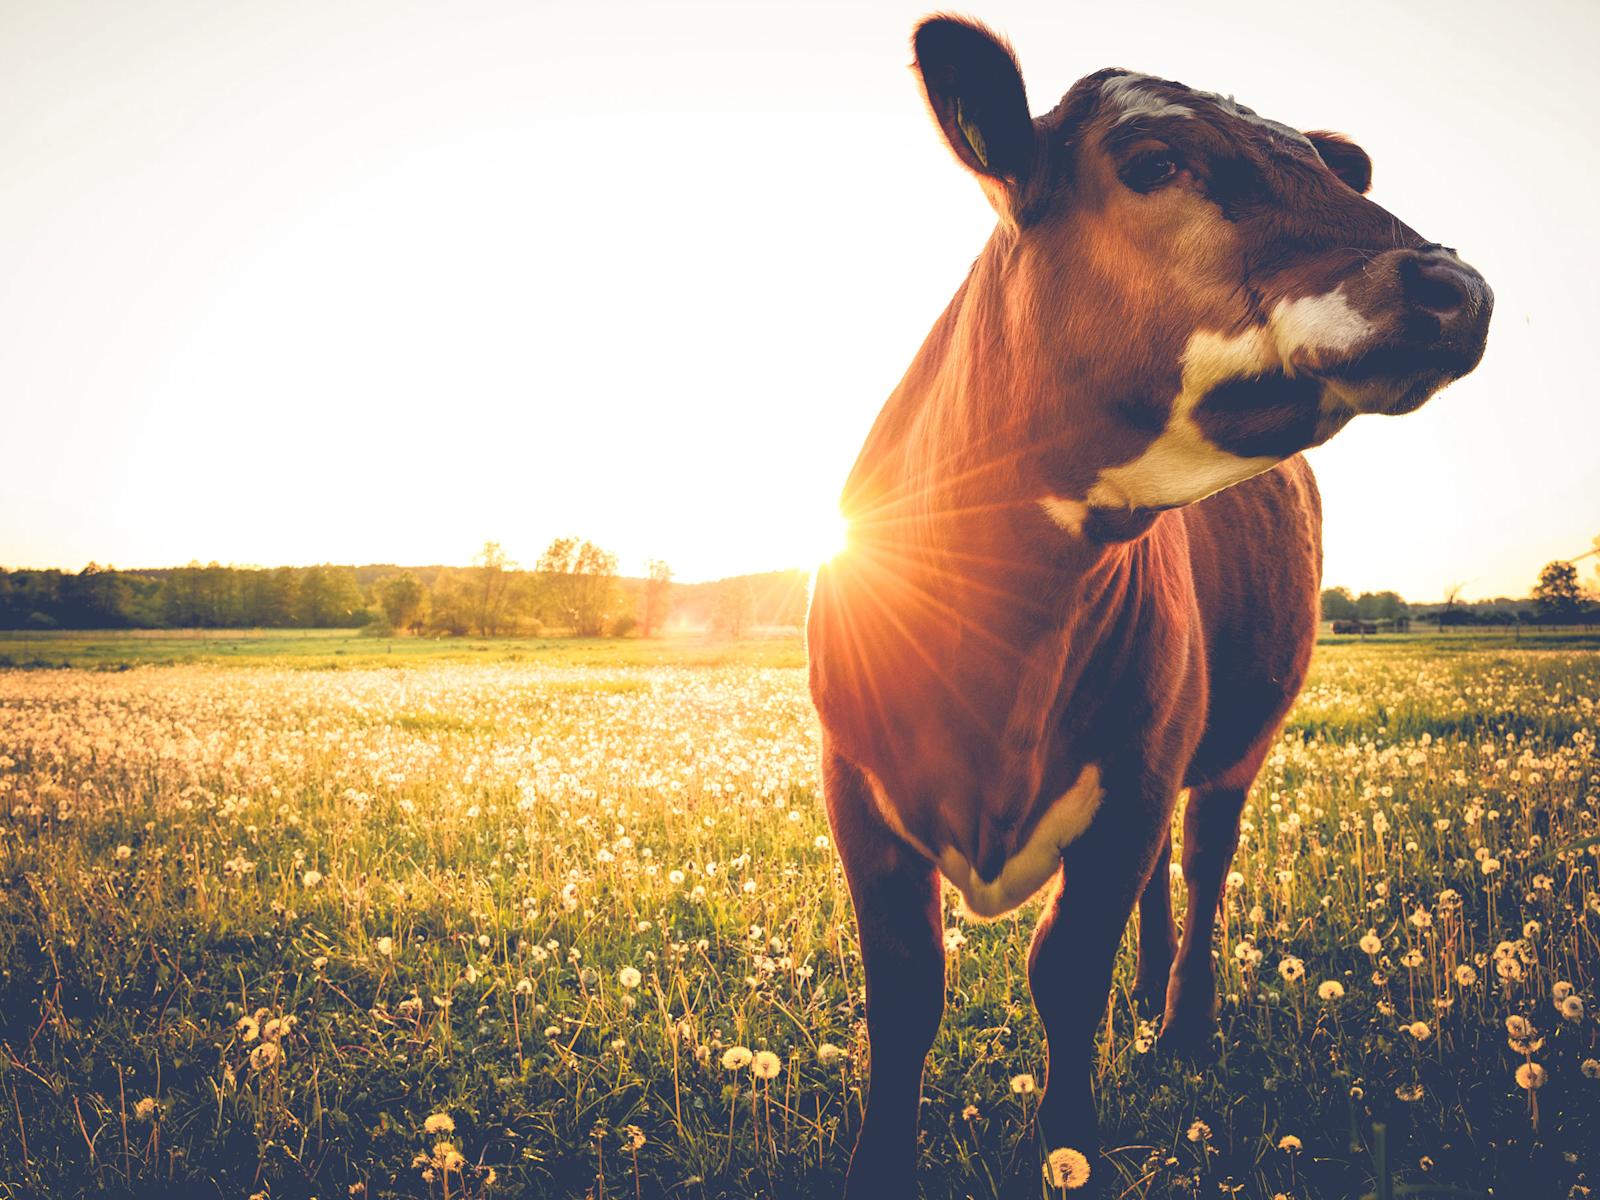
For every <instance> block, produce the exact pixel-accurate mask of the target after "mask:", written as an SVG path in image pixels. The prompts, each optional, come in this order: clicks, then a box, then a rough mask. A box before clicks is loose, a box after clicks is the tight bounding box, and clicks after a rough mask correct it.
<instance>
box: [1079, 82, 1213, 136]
mask: <svg viewBox="0 0 1600 1200" xmlns="http://www.w3.org/2000/svg"><path fill="white" fill-rule="evenodd" d="M1148 82H1152V80H1151V77H1150V76H1149V75H1118V76H1116V77H1115V78H1113V79H1108V80H1106V81H1105V83H1103V84H1101V85H1100V95H1101V96H1102V97H1103V98H1104V99H1107V100H1109V101H1111V103H1113V104H1115V105H1116V106H1117V107H1118V108H1120V109H1121V110H1122V112H1121V114H1120V115H1119V116H1118V117H1117V119H1116V121H1115V122H1114V124H1117V125H1120V124H1122V122H1124V121H1129V120H1132V119H1133V118H1134V117H1192V116H1194V109H1192V108H1185V107H1184V106H1183V105H1181V104H1174V103H1172V101H1170V100H1167V99H1164V98H1163V97H1161V96H1159V95H1157V94H1156V93H1155V92H1153V91H1151V90H1150V89H1149V88H1147V87H1145V86H1144V85H1145V84H1146V83H1148Z"/></svg>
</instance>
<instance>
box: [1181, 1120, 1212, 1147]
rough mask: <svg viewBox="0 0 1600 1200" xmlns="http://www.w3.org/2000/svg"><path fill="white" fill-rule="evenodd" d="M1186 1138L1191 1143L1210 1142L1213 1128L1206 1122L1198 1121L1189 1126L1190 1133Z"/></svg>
mask: <svg viewBox="0 0 1600 1200" xmlns="http://www.w3.org/2000/svg"><path fill="white" fill-rule="evenodd" d="M1184 1136H1185V1137H1187V1138H1188V1139H1189V1140H1190V1141H1191V1142H1209V1141H1210V1140H1211V1126H1209V1125H1207V1124H1206V1123H1205V1122H1204V1121H1196V1122H1195V1123H1194V1124H1193V1125H1191V1126H1189V1131H1188V1133H1186V1134H1185V1135H1184Z"/></svg>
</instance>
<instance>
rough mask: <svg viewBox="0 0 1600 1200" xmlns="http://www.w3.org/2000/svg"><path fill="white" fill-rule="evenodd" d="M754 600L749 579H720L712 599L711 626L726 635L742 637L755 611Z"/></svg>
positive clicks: (753, 590)
mask: <svg viewBox="0 0 1600 1200" xmlns="http://www.w3.org/2000/svg"><path fill="white" fill-rule="evenodd" d="M755 600H756V598H755V589H754V588H753V587H752V586H751V584H750V580H749V579H747V578H742V577H741V578H738V579H724V580H722V581H721V582H720V583H718V584H717V590H716V595H715V598H714V599H713V601H712V608H711V627H712V628H713V629H715V630H717V631H718V632H719V633H724V634H726V635H727V636H728V637H734V638H736V637H742V636H743V635H744V631H745V629H746V628H747V627H748V626H749V624H750V619H751V617H752V616H753V615H754V613H755Z"/></svg>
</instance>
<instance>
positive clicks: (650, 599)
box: [639, 558, 672, 637]
mask: <svg viewBox="0 0 1600 1200" xmlns="http://www.w3.org/2000/svg"><path fill="white" fill-rule="evenodd" d="M671 611H672V568H671V567H669V566H667V564H666V563H664V562H662V561H661V560H660V559H659V558H652V559H651V560H650V574H649V576H648V577H647V578H646V579H645V581H644V596H643V598H642V600H641V603H640V605H639V636H640V637H654V636H655V635H656V634H658V633H660V632H661V627H662V626H663V625H665V624H666V622H667V614H668V613H669V612H671Z"/></svg>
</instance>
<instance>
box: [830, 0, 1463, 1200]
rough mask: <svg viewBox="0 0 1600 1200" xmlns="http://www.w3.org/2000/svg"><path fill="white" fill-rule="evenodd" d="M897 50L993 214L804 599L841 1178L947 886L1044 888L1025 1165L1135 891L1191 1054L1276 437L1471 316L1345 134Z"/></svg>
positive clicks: (1307, 564)
mask: <svg viewBox="0 0 1600 1200" xmlns="http://www.w3.org/2000/svg"><path fill="white" fill-rule="evenodd" d="M914 47H915V53H916V69H917V71H918V72H919V73H920V76H921V80H922V84H923V86H924V88H925V90H926V93H927V99H928V104H929V107H930V108H931V110H932V114H933V117H934V119H935V121H936V122H937V124H938V127H939V129H940V131H941V132H942V133H943V135H944V138H945V140H946V141H947V142H948V143H949V146H950V149H951V150H952V151H953V152H954V153H955V156H956V158H957V159H958V160H959V161H960V162H961V163H962V164H963V165H964V166H965V167H966V168H967V170H968V171H970V172H971V173H972V175H973V176H975V177H976V179H977V181H978V183H979V185H980V186H981V187H982V188H983V190H984V192H985V193H986V194H987V196H988V198H989V200H990V202H991V203H992V205H993V206H994V209H995V212H996V214H997V216H998V223H997V225H996V227H995V230H994V232H993V234H992V236H991V237H990V238H989V241H988V244H987V245H986V246H984V248H983V250H982V253H981V254H980V255H979V256H978V258H977V261H976V262H975V263H974V264H973V266H972V269H971V272H970V274H969V275H968V276H967V279H966V282H965V283H964V284H962V286H961V288H960V290H959V291H958V292H957V293H956V296H955V298H954V299H953V300H952V301H951V302H950V304H949V307H948V308H947V309H946V310H945V312H944V315H943V316H942V317H941V318H940V319H939V321H938V323H937V324H936V325H935V326H934V328H933V331H932V332H931V333H930V334H929V335H928V338H927V340H926V342H925V343H924V344H923V346H922V349H921V351H920V352H919V353H918V355H917V356H916V358H915V360H914V361H913V362H912V364H911V367H910V369H909V371H908V372H907V373H906V375H905V378H904V379H903V381H902V382H901V383H900V385H899V387H898V388H896V389H895V391H894V393H893V394H892V395H891V396H890V397H889V400H888V402H887V403H886V404H885V405H884V408H883V410H882V412H881V414H880V415H879V417H878V420H877V423H876V424H875V426H874V427H873V429H872V432H871V434H870V435H869V437H868V438H867V441H866V444H865V446H864V447H863V448H862V450H861V453H860V457H859V458H858V459H857V461H856V464H855V467H854V469H853V470H852V472H851V474H850V477H849V480H848V482H847V484H846V487H845V490H844V498H843V511H844V514H845V516H846V518H847V519H848V521H849V523H850V542H849V545H848V548H847V549H846V550H845V551H844V552H843V553H841V554H840V555H838V556H836V557H835V558H834V559H832V560H831V561H830V562H829V563H828V564H827V565H826V566H825V567H824V568H822V569H821V570H820V571H819V573H818V575H817V578H816V582H815V587H814V592H813V597H812V607H811V612H810V616H809V620H808V644H809V656H810V681H811V691H812V696H813V698H814V700H815V703H816V707H817V711H818V713H819V715H820V717H821V722H822V728H823V744H824V784H825V788H826V802H827V808H828V815H829V819H830V821H831V823H832V827H833V830H834V834H835V839H834V840H835V842H836V844H837V846H838V850H839V854H840V856H841V858H842V860H843V864H844V869H845V873H846V875H847V877H848V880H849V886H850V891H851V894H852V896H853V898H854V902H855V910H856V920H857V923H858V926H859V931H860V937H861V957H862V962H863V966H864V968H865V975H866V1011H867V1028H868V1034H869V1037H870V1042H871V1081H870V1088H869V1097H868V1101H867V1106H866V1112H865V1117H864V1120H863V1124H862V1128H861V1131H860V1136H859V1140H858V1141H857V1144H856V1149H855V1154H854V1157H853V1159H852V1162H851V1166H850V1174H849V1181H848V1184H847V1192H848V1194H849V1195H851V1196H856V1197H881V1196H895V1195H906V1194H909V1192H910V1188H911V1183H910V1181H911V1180H912V1178H913V1174H912V1173H913V1171H914V1169H915V1155H916V1130H917V1109H918V1098H919V1091H920V1086H921V1076H922V1068H923V1060H924V1058H925V1056H926V1054H927V1051H928V1048H929V1046H930V1044H931V1043H932V1040H933V1037H934V1034H935V1032H936V1030H937V1028H938V1025H939V1020H940V1016H941V1013H942V1010H943V1004H944V999H943V997H944V948H943V943H942V940H941V935H942V931H943V914H942V911H941V886H942V885H941V882H940V877H941V876H942V877H943V879H944V880H946V881H948V883H949V884H950V885H951V886H953V887H954V888H956V889H957V890H958V891H959V892H960V893H961V896H962V898H963V899H964V901H965V903H966V906H967V908H968V909H970V910H971V911H972V912H973V913H975V914H977V915H979V916H985V917H993V916H998V915H999V914H1001V913H1005V912H1007V911H1009V910H1011V909H1013V908H1015V907H1016V906H1017V905H1019V904H1021V903H1023V902H1024V901H1026V900H1027V899H1028V898H1029V897H1031V896H1032V895H1034V893H1035V892H1037V891H1039V890H1040V889H1041V888H1042V887H1044V886H1045V885H1046V884H1051V885H1053V894H1052V895H1051V897H1050V899H1049V900H1048V902H1047V905H1046V907H1045V910H1044V914H1043V916H1042V918H1041V920H1040V921H1039V925H1038V929H1037V931H1036V934H1035V936H1034V940H1033V946H1032V949H1031V951H1030V953H1029V957H1028V972H1029V981H1030V984H1031V987H1032V992H1033V998H1034V1001H1035V1004H1036V1005H1037V1007H1038V1010H1039V1015H1040V1018H1041V1020H1042V1022H1043V1024H1044V1028H1045V1033H1046V1036H1047V1041H1048V1052H1049V1060H1048V1075H1047V1082H1046V1090H1045V1092H1044V1095H1043V1098H1042V1099H1041V1101H1040V1103H1039V1105H1038V1110H1037V1112H1038V1132H1039V1135H1040V1138H1041V1141H1042V1144H1043V1147H1044V1148H1045V1149H1046V1150H1047V1151H1049V1150H1058V1151H1059V1150H1062V1149H1064V1148H1070V1149H1073V1150H1077V1151H1080V1152H1082V1153H1084V1154H1085V1155H1086V1156H1087V1158H1088V1161H1089V1162H1090V1163H1091V1169H1093V1167H1092V1164H1094V1163H1096V1162H1098V1159H1097V1154H1098V1136H1097V1130H1096V1121H1095V1109H1094V1101H1093V1097H1092V1095H1091V1092H1090V1056H1091V1052H1092V1046H1093V1040H1094V1035H1095V1030H1096V1026H1097V1024H1098V1022H1099V1020H1100V1018H1101V1016H1102V1015H1103V1014H1104V1012H1105V1011H1106V997H1107V993H1108V989H1109V986H1110V981H1111V972H1112V963H1113V959H1114V957H1115V954H1116V949H1117V945H1118V942H1119V940H1120V939H1121V937H1122V933H1123V930H1124V928H1125V926H1126V924H1127V921H1128V917H1129V915H1130V913H1131V912H1132V911H1133V908H1134V904H1135V902H1138V904H1139V909H1140V921H1139V965H1138V974H1137V987H1138V992H1139V994H1140V996H1141V998H1142V999H1144V1000H1145V1001H1146V1002H1148V1003H1150V1004H1152V1005H1154V1006H1156V1007H1158V1008H1160V1010H1161V1011H1162V1013H1163V1021H1162V1026H1161V1031H1162V1032H1161V1037H1162V1040H1163V1041H1164V1042H1165V1043H1167V1044H1169V1045H1171V1044H1178V1045H1194V1044H1196V1043H1203V1042H1205V1041H1206V1040H1207V1039H1209V1037H1210V1036H1211V1034H1212V1033H1213V1031H1214V1028H1215V1016H1214V1005H1215V990H1216V985H1215V976H1214V968H1213V965H1212V958H1211V937H1212V928H1213V925H1214V922H1215V914H1216V911H1217V904H1218V899H1219V896H1220V895H1221V892H1222V889H1223V883H1224V879H1225V877H1226V875H1227V873H1228V869H1229V865H1230V863H1231V861H1232V857H1233V853H1234V850H1235V849H1236V847H1237V842H1238V831H1239V817H1240V810H1241V808H1242V807H1243V805H1244V803H1245V798H1246V795H1247V793H1248V791H1249V788H1250V786H1251V783H1252V781H1253V780H1254V779H1255V777H1256V774H1257V772H1258V771H1259V770H1260V768H1261V765H1262V762H1263V760H1264V759H1265V757H1266V755H1267V753H1268V751H1269V749H1270V747H1271V746H1272V744H1273V742H1274V739H1275V738H1276V736H1277V734H1278V731H1279V728H1280V726H1281V723H1282V721H1283V719H1284V716H1285V714H1286V713H1287V711H1288V709H1289V706H1290V704H1291V702H1292V701H1293V699H1294V697H1295V694H1296V693H1297V692H1298V690H1299V689H1300V686H1301V684H1302V682H1303V680H1304V678H1305V673H1306V668H1307V664H1308V661H1309V659H1310V656H1311V649H1312V644H1313V641H1314V639H1315V636H1316V632H1317V627H1318V603H1317V601H1318V589H1319V577H1320V574H1321V556H1322V549H1321V508H1320V501H1319V498H1318V494H1317V488H1316V484H1315V482H1314V481H1313V479H1312V475H1311V471H1310V469H1309V468H1308V467H1307V465H1306V463H1305V461H1304V460H1303V459H1302V458H1301V457H1300V456H1299V455H1300V451H1302V450H1305V449H1306V448H1307V447H1310V446H1315V445H1318V444H1319V443H1321V442H1323V441H1326V440H1327V439H1328V438H1330V437H1332V436H1333V435H1334V434H1335V433H1337V432H1338V431H1339V430H1340V429H1341V428H1342V427H1343V426H1344V425H1345V424H1346V422H1348V421H1349V420H1350V419H1351V418H1352V417H1355V416H1357V415H1358V414H1361V413H1391V414H1392V413H1407V412H1411V411H1412V410H1414V409H1416V408H1417V407H1418V406H1419V405H1421V404H1422V403H1423V402H1424V401H1426V400H1427V399H1428V398H1429V397H1430V396H1432V395H1433V394H1434V393H1435V392H1436V391H1438V390H1439V389H1440V388H1441V387H1443V386H1444V385H1445V384H1447V383H1449V382H1450V381H1452V380H1454V379H1457V378H1459V377H1460V376H1462V375H1464V374H1466V373H1467V372H1468V371H1471V370H1472V369H1473V367H1474V366H1476V365H1477V363H1478V361H1479V359H1480V357H1481V356H1482V354H1483V350H1484V343H1485V338H1486V335H1487V330H1488V325H1489V314H1490V309H1491V306H1492V296H1491V293H1490V290H1489V288H1488V286H1487V284H1486V283H1485V282H1484V280H1483V278H1482V277H1481V276H1480V275H1479V274H1478V272H1476V271H1475V270H1473V269H1472V268H1471V267H1469V266H1467V265H1466V264H1465V263H1464V262H1462V260H1461V259H1460V258H1459V257H1457V255H1456V252H1455V251H1454V250H1451V249H1449V248H1447V247H1445V246H1441V245H1439V244H1438V243H1436V242H1430V241H1427V240H1426V239H1425V238H1423V237H1422V235H1420V234H1418V233H1416V232H1415V231H1413V230H1412V229H1410V228H1409V227H1408V226H1406V225H1405V224H1404V223H1403V222H1401V221H1400V220H1399V219H1398V218H1396V217H1395V216H1393V215H1391V214H1390V213H1388V212H1386V211H1385V210H1384V209H1382V208H1380V207H1379V206H1378V205H1377V204H1375V203H1373V202H1372V201H1371V200H1370V199H1368V198H1366V196H1365V193H1366V191H1367V190H1368V185H1369V183H1370V181H1371V173H1372V168H1371V163H1370V161H1369V159H1368V157H1367V155H1366V154H1365V153H1364V152H1363V151H1362V150H1361V149H1360V148H1359V147H1358V146H1356V145H1355V144H1354V143H1352V142H1351V141H1349V140H1347V139H1346V138H1344V137H1342V136H1340V135H1338V134H1333V133H1321V132H1314V133H1301V132H1300V131H1298V130H1297V129H1294V128H1291V127H1290V126H1288V125H1284V124H1280V123H1279V122H1277V121H1273V120H1269V119H1267V118H1265V117H1262V116H1259V115H1258V114H1256V113H1255V112H1253V111H1251V110H1250V109H1249V108H1246V107H1245V106H1244V105H1242V104H1239V103H1237V102H1235V101H1234V100H1233V99H1232V98H1230V97H1226V96H1221V95H1216V94H1213V93H1211V92H1203V91H1199V90H1197V89H1195V88H1191V87H1187V86H1185V85H1184V84H1181V83H1174V82H1171V81H1169V80H1164V79H1155V78H1151V77H1149V76H1146V75H1139V74H1134V73H1132V72H1129V71H1123V70H1104V71H1099V72H1097V73H1095V74H1093V75H1090V76H1088V77H1087V78H1085V79H1082V80H1080V81H1079V82H1078V83H1077V84H1075V85H1074V86H1073V87H1072V89H1071V90H1070V91H1069V92H1068V93H1067V94H1066V95H1065V97H1063V98H1062V100H1061V102H1060V103H1059V104H1057V105H1056V106H1055V107H1054V108H1053V109H1051V110H1050V111H1049V112H1048V113H1046V114H1045V115H1044V116H1042V117H1039V118H1037V119H1034V118H1033V117H1031V116H1030V114H1029V107H1028V101H1027V97H1026V95H1025V92H1024V89H1023V82H1022V76H1021V74H1020V71H1019V69H1018V66H1017V62H1016V59H1015V57H1014V56H1013V54H1012V52H1011V50H1010V48H1009V47H1008V46H1007V45H1006V44H1005V43H1004V42H1003V41H1001V40H1000V39H998V38H997V37H995V36H994V35H993V34H991V33H989V32H988V31H987V30H985V29H984V28H983V27H982V26H980V25H977V24H974V23H971V22H968V21H963V20H957V19H952V18H946V17H937V18H932V19H929V20H926V21H924V22H923V23H922V24H921V25H920V26H918V28H917V30H916V33H915V36H914ZM1399 119H1403V118H1399ZM1419 169H1421V168H1419ZM1426 169H1429V170H1432V169H1435V165H1434V164H1428V165H1426ZM1186 789H1187V790H1188V792H1189V799H1188V802H1187V806H1186V808H1185V812H1184V827H1183V828H1184V833H1183V876H1184V880H1185V883H1186V885H1187V888H1188V905H1189V907H1188V911H1189V914H1190V916H1189V919H1188V920H1187V921H1186V925H1185V928H1184V931H1183V937H1182V940H1181V942H1180V941H1179V940H1178V938H1177V937H1176V935H1175V932H1174V928H1173V920H1172V914H1171V908H1170V889H1169V883H1168V867H1169V861H1170V857H1171V838H1170V836H1169V835H1170V829H1171V820H1172V816H1173V812H1174V809H1175V806H1176V803H1177V799H1178V796H1179V793H1180V792H1183V791H1185V790H1186ZM1074 1161H1076V1160H1074ZM1103 1174H1104V1172H1103V1171H1100V1172H1099V1173H1098V1174H1095V1176H1094V1178H1095V1179H1096V1180H1098V1179H1099V1178H1100V1177H1101V1175H1103Z"/></svg>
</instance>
